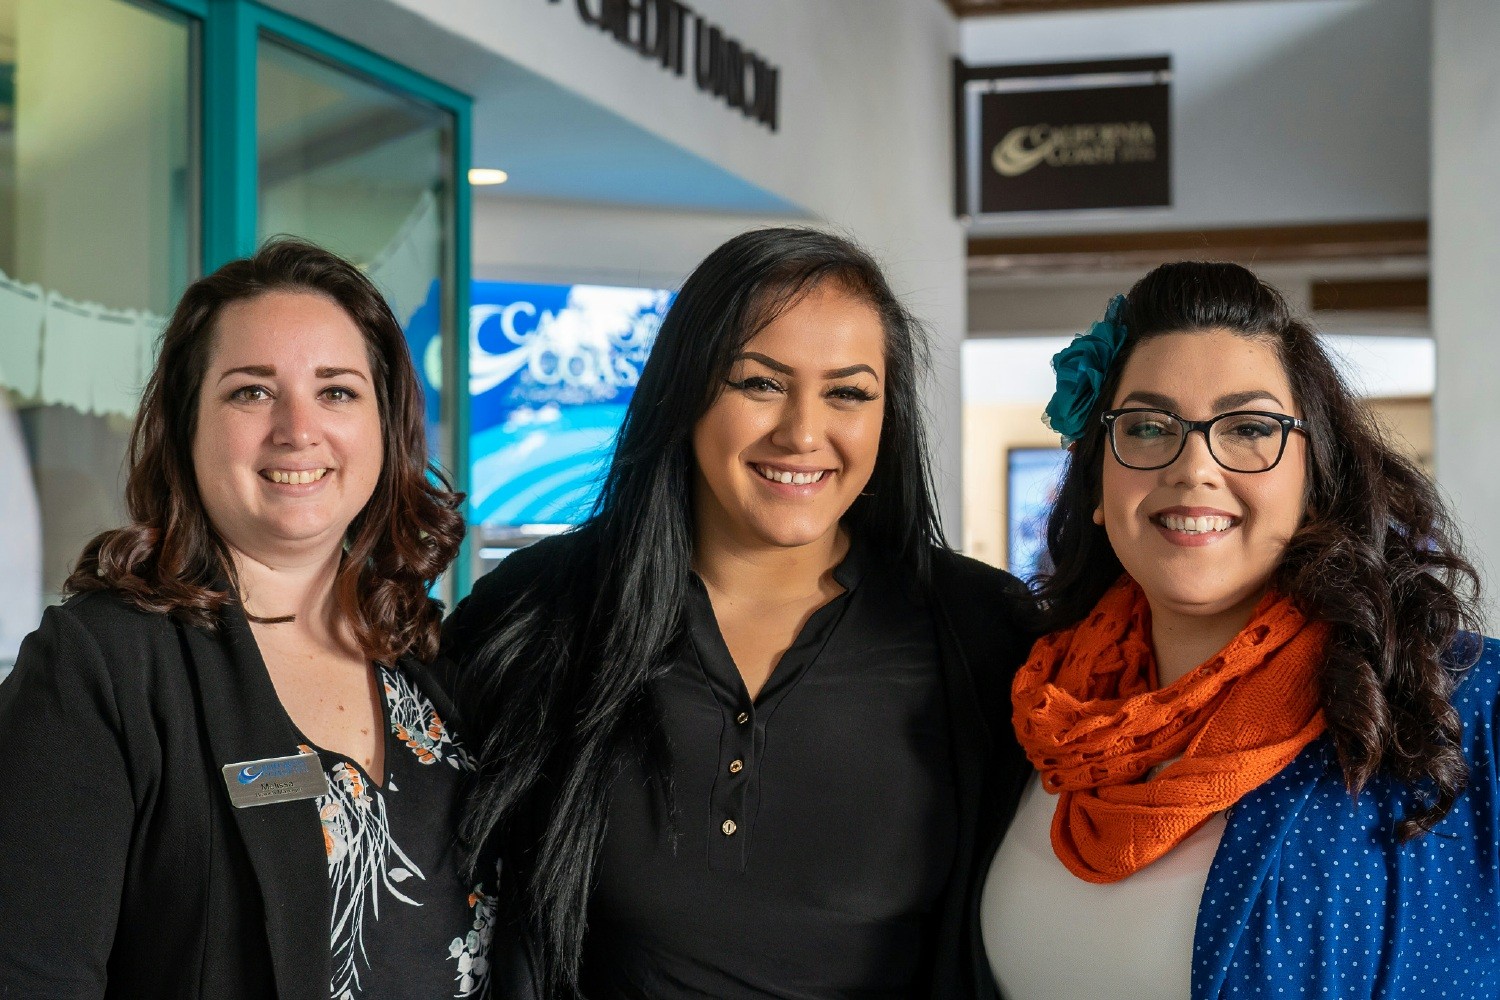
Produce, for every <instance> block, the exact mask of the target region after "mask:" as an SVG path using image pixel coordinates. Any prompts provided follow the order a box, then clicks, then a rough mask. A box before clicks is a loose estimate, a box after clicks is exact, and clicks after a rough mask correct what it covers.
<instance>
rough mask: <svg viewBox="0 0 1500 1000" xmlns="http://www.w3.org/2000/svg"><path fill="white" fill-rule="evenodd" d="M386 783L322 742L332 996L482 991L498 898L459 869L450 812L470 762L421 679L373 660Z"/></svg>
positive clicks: (354, 999) (347, 999)
mask: <svg viewBox="0 0 1500 1000" xmlns="http://www.w3.org/2000/svg"><path fill="white" fill-rule="evenodd" d="M376 672H377V677H378V679H379V681H380V684H381V687H382V690H383V693H384V697H383V698H382V699H381V708H382V711H383V715H384V723H385V726H384V728H385V772H386V773H385V775H384V779H385V780H384V782H383V783H381V784H378V785H377V784H376V783H375V782H373V781H371V780H370V776H369V775H368V774H367V773H365V770H364V769H363V768H362V767H361V766H360V765H359V764H357V763H356V762H354V761H353V760H350V759H349V758H347V757H344V756H342V755H341V754H337V753H334V752H332V751H328V750H323V749H320V748H317V747H304V748H303V749H305V750H316V751H317V752H318V754H319V756H320V758H321V760H322V762H323V768H324V771H325V772H326V773H327V775H328V788H329V791H328V794H327V795H324V796H320V797H319V798H318V800H317V807H318V815H319V818H320V819H321V820H322V823H323V845H324V847H325V848H326V849H327V852H328V880H329V889H330V892H331V894H332V903H333V906H332V913H333V922H332V927H331V928H330V935H331V937H330V946H331V953H332V965H331V968H332V978H331V981H330V983H329V996H330V997H331V1000H363V998H372V1000H373V998H384V997H398V996H401V997H476V996H481V995H483V993H484V989H485V985H486V983H487V982H488V978H489V949H490V934H491V930H492V928H493V925H494V901H493V900H492V899H491V898H489V897H487V896H485V895H484V894H482V893H481V892H480V891H479V890H478V889H477V888H471V887H469V886H467V885H465V884H464V883H462V882H461V881H460V879H459V873H458V852H457V842H456V838H455V835H454V822H455V818H456V813H457V808H458V794H459V789H460V786H461V784H462V783H463V779H464V776H465V774H467V773H468V772H469V771H472V770H473V767H474V765H473V762H472V761H471V760H470V758H469V755H468V753H467V752H465V750H464V748H463V746H462V745H461V744H460V743H459V742H458V741H457V740H456V739H455V738H454V736H453V733H452V732H451V731H450V730H449V729H448V728H447V725H446V723H445V722H444V721H443V720H442V719H441V718H440V717H439V716H438V713H437V710H436V709H435V708H434V707H433V704H432V702H431V701H430V700H428V698H427V697H426V696H425V695H423V694H422V692H421V689H420V688H418V687H417V686H416V684H414V683H412V681H411V679H410V678H408V677H407V676H406V675H405V674H404V673H402V671H401V670H400V669H399V668H392V667H387V666H385V665H383V664H377V665H376Z"/></svg>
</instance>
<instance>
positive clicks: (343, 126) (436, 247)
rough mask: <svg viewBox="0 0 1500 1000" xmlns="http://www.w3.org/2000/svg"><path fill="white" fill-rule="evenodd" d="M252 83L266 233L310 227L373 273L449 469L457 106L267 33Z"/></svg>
mask: <svg viewBox="0 0 1500 1000" xmlns="http://www.w3.org/2000/svg"><path fill="white" fill-rule="evenodd" d="M256 86H257V111H256V114H257V119H258V120H257V133H258V149H259V154H258V165H259V174H258V178H259V179H258V184H259V215H258V220H259V221H258V229H259V233H258V235H259V238H260V239H266V238H267V237H270V236H274V235H277V234H279V233H289V234H293V235H296V236H301V237H305V238H307V239H310V240H312V241H314V242H316V243H318V244H320V245H322V246H324V247H327V248H328V249H329V250H332V251H334V252H335V253H338V254H340V255H342V256H344V257H346V258H348V259H349V260H351V261H353V262H354V263H355V264H357V265H359V266H360V267H361V268H363V269H364V270H365V272H366V273H367V274H369V275H370V277H371V278H372V279H374V281H375V283H376V285H378V286H379V287H380V289H381V291H382V292H384V293H385V296H386V299H387V301H388V302H389V303H390V305H391V308H392V311H394V312H395V314H396V318H397V319H398V320H400V322H401V324H402V326H403V328H404V329H405V330H406V333H407V342H408V344H409V345H410V346H411V349H412V355H413V360H414V361H415V362H416V364H417V370H418V372H419V373H420V374H421V376H422V382H423V389H424V390H425V391H426V393H427V422H428V443H429V446H430V448H431V450H432V456H433V458H434V459H435V460H437V461H438V462H439V463H440V464H441V465H442V466H443V467H444V468H448V469H451V468H452V467H453V463H452V456H451V455H450V454H449V441H450V435H449V421H448V416H447V414H446V413H445V412H444V409H443V406H442V405H441V400H440V390H441V388H442V386H443V383H444V378H443V376H444V370H445V368H446V367H447V365H448V364H449V363H450V362H449V347H448V345H449V344H451V342H452V334H451V329H452V316H453V307H452V302H451V296H452V289H453V282H452V281H451V280H450V274H451V271H452V267H453V260H452V256H453V255H452V246H453V235H452V234H453V224H452V220H453V192H452V182H451V178H452V174H453V166H452V164H453V152H452V150H453V136H454V123H453V116H452V115H451V114H449V113H448V112H445V111H442V110H441V109H438V108H434V107H430V106H428V105H426V104H423V103H421V102H418V101H415V100H412V99H409V98H407V97H405V96H403V95H400V94H397V93H394V92H392V91H390V90H387V89H385V88H383V87H380V86H377V85H375V84H374V83H371V82H369V81H367V80H365V79H364V78H362V77H359V76H356V75H354V74H352V73H349V72H347V71H345V70H343V69H341V68H339V67H336V66H333V65H330V64H327V63H325V62H322V61H320V60H318V59H316V58H314V57H312V56H310V55H308V54H306V53H304V52H302V51H300V50H298V49H295V48H292V47H290V46H288V45H283V44H281V43H280V42H277V41H274V40H272V39H269V38H263V39H262V40H261V42H260V50H259V56H258V65H257V84H256Z"/></svg>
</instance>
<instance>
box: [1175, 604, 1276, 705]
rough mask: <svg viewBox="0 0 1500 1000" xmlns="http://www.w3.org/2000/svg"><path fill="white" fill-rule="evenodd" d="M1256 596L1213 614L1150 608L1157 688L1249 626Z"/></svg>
mask: <svg viewBox="0 0 1500 1000" xmlns="http://www.w3.org/2000/svg"><path fill="white" fill-rule="evenodd" d="M1258 603H1260V598H1259V597H1258V596H1257V597H1256V598H1255V599H1254V600H1252V601H1249V602H1248V603H1245V604H1241V605H1236V606H1235V607H1233V608H1230V609H1228V610H1226V611H1222V612H1220V613H1218V614H1215V615H1197V614H1188V613H1186V612H1183V611H1178V610H1176V609H1173V608H1158V607H1156V606H1155V605H1152V607H1151V647H1152V650H1153V652H1154V653H1155V654H1156V683H1157V687H1166V686H1167V685H1168V684H1171V683H1173V682H1174V681H1178V680H1181V679H1182V678H1183V677H1185V676H1187V675H1188V674H1189V673H1191V672H1192V671H1193V669H1194V668H1195V667H1197V666H1198V665H1200V664H1201V663H1203V662H1204V661H1205V660H1207V659H1209V658H1210V657H1212V656H1213V655H1214V654H1215V653H1217V652H1218V651H1219V650H1221V649H1223V648H1224V647H1225V646H1227V645H1229V643H1230V641H1231V640H1233V639H1234V637H1235V636H1237V635H1239V634H1240V632H1241V630H1243V629H1244V627H1245V626H1246V625H1248V624H1249V623H1250V616H1251V615H1252V614H1254V613H1255V606H1256V605H1257V604H1258Z"/></svg>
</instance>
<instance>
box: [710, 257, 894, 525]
mask: <svg viewBox="0 0 1500 1000" xmlns="http://www.w3.org/2000/svg"><path fill="white" fill-rule="evenodd" d="M885 377H886V368H885V331H884V328H883V327H882V325H881V321H880V316H879V314H878V313H877V312H876V311H875V308H874V307H873V306H871V305H870V304H869V303H868V302H866V301H865V300H864V299H862V298H859V297H856V296H854V295H851V294H850V293H849V292H848V291H846V290H845V289H844V288H843V287H842V286H841V285H839V284H837V283H836V282H833V281H825V282H824V283H822V284H820V285H818V286H817V287H815V288H813V289H812V290H811V291H809V292H808V293H807V294H805V295H804V296H803V297H802V298H801V299H799V300H797V301H796V302H795V303H794V304H793V305H792V306H791V307H790V308H788V309H785V310H783V311H782V313H781V314H780V315H779V316H777V317H776V319H775V320H774V321H772V322H771V323H770V324H768V325H767V326H766V327H765V328H764V329H762V330H761V331H760V332H759V333H757V334H756V335H755V336H754V337H752V338H750V340H749V341H748V342H747V343H746V344H745V346H744V347H743V348H742V349H741V351H740V353H739V355H738V356H737V357H736V359H735V361H734V364H733V365H732V366H731V368H730V371H729V375H728V378H727V380H726V383H727V384H726V385H725V386H724V388H723V389H722V391H721V392H720V393H719V396H718V398H716V399H715V400H714V402H713V404H712V405H711V406H710V407H709V408H708V412H707V413H705V414H704V415H703V416H702V417H701V418H700V419H699V420H698V423H697V425H696V426H695V427H694V428H693V438H692V441H693V457H694V461H695V464H696V466H697V474H696V483H695V489H694V510H695V514H696V518H697V527H698V532H699V536H700V538H717V539H722V540H725V541H728V542H730V543H732V544H735V545H737V546H739V547H749V548H764V547H779V548H789V547H795V546H801V545H808V544H812V543H815V542H819V541H828V540H830V539H831V538H832V537H833V536H834V535H835V533H836V532H837V531H838V525H839V519H840V518H841V517H843V515H844V512H845V511H847V510H848V509H849V507H850V505H851V504H853V503H854V500H855V498H856V497H858V496H859V493H860V491H861V490H863V489H864V488H865V484H866V483H867V482H869V480H870V474H871V473H872V472H873V471H874V470H875V458H876V455H877V454H878V452H879V450H880V430H881V425H882V423H883V420H884V415H885V403H884V394H885Z"/></svg>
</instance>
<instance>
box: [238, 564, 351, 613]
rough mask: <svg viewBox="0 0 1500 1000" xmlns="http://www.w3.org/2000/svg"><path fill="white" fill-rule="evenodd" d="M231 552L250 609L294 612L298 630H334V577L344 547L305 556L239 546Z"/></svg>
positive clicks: (265, 611)
mask: <svg viewBox="0 0 1500 1000" xmlns="http://www.w3.org/2000/svg"><path fill="white" fill-rule="evenodd" d="M231 554H232V556H233V558H234V568H235V572H236V573H237V574H238V575H239V585H240V598H241V600H243V601H244V604H245V610H246V611H247V612H249V613H250V614H252V615H255V616H256V617H257V618H284V617H287V616H293V617H295V618H296V622H295V623H294V624H295V626H296V627H297V628H298V630H311V631H322V632H329V633H332V632H334V631H335V630H334V628H333V622H334V620H335V618H336V615H335V613H334V601H333V581H334V579H335V577H337V575H338V569H339V560H340V557H341V555H342V550H341V549H339V548H335V549H333V550H331V551H329V552H322V553H317V554H311V555H307V556H303V557H282V556H255V555H251V554H249V553H246V552H241V551H239V550H238V549H232V550H231ZM288 624H293V623H288Z"/></svg>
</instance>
